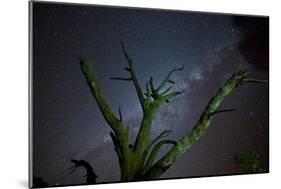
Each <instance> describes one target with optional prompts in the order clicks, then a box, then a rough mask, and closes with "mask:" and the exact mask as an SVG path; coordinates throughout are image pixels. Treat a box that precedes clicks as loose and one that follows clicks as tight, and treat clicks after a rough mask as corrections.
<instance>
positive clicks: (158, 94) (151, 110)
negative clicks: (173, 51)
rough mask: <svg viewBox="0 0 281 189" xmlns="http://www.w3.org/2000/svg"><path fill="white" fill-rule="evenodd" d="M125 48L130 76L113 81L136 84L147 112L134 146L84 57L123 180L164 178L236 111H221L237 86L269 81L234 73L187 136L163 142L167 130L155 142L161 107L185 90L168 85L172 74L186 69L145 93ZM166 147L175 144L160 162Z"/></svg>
mask: <svg viewBox="0 0 281 189" xmlns="http://www.w3.org/2000/svg"><path fill="white" fill-rule="evenodd" d="M121 46H122V50H123V53H124V55H125V58H126V60H127V62H128V66H127V67H125V70H126V71H127V72H128V73H129V77H128V78H122V77H113V78H111V79H115V80H121V81H129V82H132V83H133V84H134V87H135V90H136V92H137V96H138V99H139V102H140V105H141V107H142V111H143V117H142V121H141V125H140V129H139V132H138V135H137V137H136V140H135V142H134V144H129V141H128V135H129V128H128V127H125V126H124V123H123V118H122V113H121V109H120V108H119V116H118V117H117V116H116V115H115V114H114V113H113V111H112V110H111V108H110V107H109V105H108V103H107V102H106V99H105V98H104V96H103V94H102V91H101V88H100V86H99V83H98V81H97V79H96V74H95V71H94V67H93V64H92V61H91V59H90V58H89V57H81V58H80V64H81V68H82V71H83V73H84V76H85V78H86V80H87V83H88V85H89V87H90V90H91V92H92V95H93V96H94V98H95V100H96V102H97V104H98V107H99V109H100V111H101V113H102V115H103V117H104V119H105V120H106V122H107V123H108V125H109V126H110V128H111V129H112V131H111V132H110V136H111V138H112V141H113V143H114V146H115V150H116V152H117V155H118V158H119V165H120V169H121V181H135V180H149V179H154V178H157V177H159V176H161V175H162V174H163V173H165V172H166V171H167V170H168V169H169V168H170V167H171V166H172V165H173V163H175V161H176V160H177V159H178V158H179V157H181V156H182V155H183V154H184V153H185V152H186V151H187V150H188V149H189V148H190V146H191V145H192V144H193V143H194V142H196V141H197V140H198V139H200V137H202V136H203V134H204V133H205V131H206V129H207V128H208V127H209V125H210V121H211V120H212V118H213V117H214V116H215V115H217V114H218V113H222V112H227V111H232V110H218V108H219V106H220V104H221V103H222V101H223V100H224V98H225V97H226V96H228V95H229V94H230V93H231V92H232V91H233V90H234V89H235V88H236V87H238V86H240V85H243V84H245V83H249V82H257V83H259V82H265V81H262V80H252V79H248V72H247V71H246V70H244V69H241V70H239V71H238V72H236V73H234V74H233V75H232V76H231V77H230V78H229V79H228V80H227V81H226V83H225V84H224V85H223V86H222V87H221V88H220V89H219V90H218V92H217V93H216V95H215V96H214V97H213V98H212V99H211V100H210V101H209V103H208V105H207V106H206V108H205V110H204V112H203V113H202V114H201V116H200V118H199V120H198V122H197V123H196V125H195V126H194V127H193V129H192V130H191V131H190V132H188V133H186V134H184V135H183V136H182V138H180V139H179V140H178V141H174V140H168V139H163V138H165V137H167V136H168V135H169V133H170V131H167V130H165V131H163V132H162V133H160V135H159V136H158V137H156V138H155V139H151V125H152V121H153V117H154V115H155V113H156V112H157V111H158V110H159V108H160V106H161V105H163V104H164V103H166V102H169V101H170V100H171V99H172V98H174V97H176V96H178V95H180V94H182V93H183V91H173V90H172V88H171V87H166V86H167V84H169V83H170V84H174V83H175V82H174V81H173V80H171V75H172V74H173V73H175V72H177V71H181V70H183V68H184V67H183V66H182V67H180V68H175V69H173V70H171V71H170V72H169V73H168V74H167V76H166V77H165V78H164V79H163V81H162V82H161V83H160V85H159V86H158V87H156V86H155V85H154V83H153V78H152V77H151V78H150V80H149V81H147V82H146V88H145V89H146V90H145V92H143V90H142V88H141V86H140V84H139V81H138V79H137V76H136V73H135V68H134V64H133V60H132V58H131V57H130V56H129V54H128V52H127V50H126V48H125V46H124V44H123V43H122V42H121ZM163 145H172V148H171V149H170V150H169V151H168V152H167V153H166V154H165V155H163V157H161V158H160V159H159V160H157V161H156V157H157V154H158V152H159V150H160V148H161V147H162V146H163Z"/></svg>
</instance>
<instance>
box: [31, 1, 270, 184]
mask: <svg viewBox="0 0 281 189" xmlns="http://www.w3.org/2000/svg"><path fill="white" fill-rule="evenodd" d="M268 24H269V19H268V17H254V16H251V17H247V16H237V15H224V14H215V13H211V14H207V13H198V12H191V11H172V10H170V11H165V10H157V9H133V8H132V9H131V8H124V9H123V8H122V7H119V8H118V7H109V6H104V7H101V6H86V5H82V4H80V5H79V6H76V5H72V4H55V3H46V2H44V3H42V2H33V78H34V80H33V97H34V99H33V152H34V154H33V160H34V161H33V168H34V169H33V172H34V177H37V178H39V177H41V178H42V179H43V180H44V181H45V182H47V183H48V184H49V185H51V186H55V185H75V184H80V183H85V182H86V181H85V178H83V176H84V174H85V173H84V172H83V169H78V170H77V171H76V172H75V173H74V174H72V175H69V176H65V175H66V174H67V169H68V168H70V167H71V166H72V164H71V162H70V159H73V158H74V159H83V160H87V161H88V162H89V163H91V165H92V166H93V169H94V170H95V172H96V173H97V175H98V178H97V183H105V182H118V181H119V175H120V171H119V167H118V159H117V155H116V154H115V151H114V149H113V144H112V141H111V139H110V137H109V132H110V128H109V126H108V125H107V124H106V122H105V121H104V119H103V117H102V115H101V113H100V110H99V109H98V107H97V104H96V102H95V101H94V98H93V96H92V95H91V93H90V90H89V88H88V86H87V83H86V80H85V79H84V76H83V74H82V71H81V68H80V65H79V59H78V58H79V57H80V56H81V55H83V54H87V55H89V56H91V57H92V59H93V61H94V64H95V70H96V74H97V77H98V78H97V79H98V81H99V83H100V85H101V88H102V91H103V94H104V96H105V97H106V99H107V101H108V103H109V105H110V106H111V108H112V110H113V111H114V113H116V114H117V113H118V107H119V106H121V108H122V113H123V117H124V119H125V123H126V125H127V126H129V127H130V128H131V133H130V140H131V141H133V140H134V139H135V136H136V133H137V131H138V126H139V122H140V119H141V109H140V105H139V103H138V99H137V96H136V92H135V90H134V87H133V85H132V84H131V83H128V82H121V81H113V80H110V79H109V78H110V77H116V76H117V77H119V76H126V72H125V71H124V70H123V69H124V67H125V66H126V60H125V58H124V56H123V54H122V49H121V46H120V40H122V41H123V42H124V43H125V45H126V47H127V49H128V52H129V54H130V55H131V57H132V59H133V60H134V64H135V67H136V72H137V76H138V79H139V80H140V82H141V85H142V87H144V86H145V81H147V80H148V79H149V78H150V76H153V78H154V79H155V81H156V83H159V82H160V81H161V79H162V78H163V77H164V76H165V75H166V74H167V72H168V71H170V70H171V69H173V68H174V67H176V66H179V65H182V64H184V65H185V69H184V70H183V71H182V72H178V73H176V74H175V75H174V76H173V78H174V80H175V81H176V85H175V86H174V89H180V90H185V93H184V94H183V95H181V96H178V97H176V98H175V99H173V100H172V101H171V102H170V103H168V104H166V105H164V106H163V107H162V108H161V109H160V111H159V112H158V114H157V115H156V116H155V119H154V123H153V133H152V134H153V136H156V135H158V134H159V133H160V132H161V131H162V130H165V129H172V130H173V133H172V134H171V137H172V138H173V139H178V138H180V137H181V136H182V135H183V133H186V132H188V131H190V130H191V129H192V127H193V126H194V124H195V123H196V121H197V120H198V118H199V116H200V114H201V113H202V111H203V110H204V108H205V106H206V105H207V103H208V101H209V100H210V99H211V97H212V96H213V95H214V94H215V93H216V91H217V90H218V89H219V87H220V86H222V84H223V83H224V82H225V81H226V80H227V79H228V78H229V77H230V76H231V75H232V74H233V73H234V72H236V71H237V70H238V69H239V68H241V67H245V68H247V69H248V70H249V71H250V76H251V77H252V78H257V79H266V80H268V78H269V58H268V56H269V47H268V45H269V41H268V40H269V33H268V29H269V27H268ZM268 86H269V85H259V84H247V85H245V86H242V87H240V88H238V89H236V90H235V91H234V92H233V93H232V94H231V95H230V96H229V97H227V99H226V100H225V101H224V103H223V104H222V108H235V109H236V111H235V112H229V113H225V114H221V115H218V116H217V117H215V118H214V120H213V121H212V123H211V126H210V128H209V129H208V130H207V131H206V133H205V135H204V136H203V137H202V138H201V139H200V140H199V141H198V142H197V143H195V144H194V145H193V146H192V147H191V149H190V150H189V151H187V152H186V153H185V155H184V156H183V157H181V158H180V159H179V160H178V161H177V162H176V163H175V164H174V165H173V166H172V167H171V168H170V169H169V170H168V171H167V172H166V173H165V174H164V175H163V176H162V177H160V179H163V178H173V177H197V176H206V175H224V174H228V175H229V174H240V173H243V171H242V172H241V171H240V170H239V169H238V168H237V167H236V166H235V164H234V162H233V155H234V154H235V153H237V152H241V151H244V150H248V149H250V150H253V151H255V152H257V153H258V154H261V156H262V159H263V164H264V166H267V167H268V164H269V162H268V161H269V159H268V158H269V157H268V155H269V153H268V151H269V128H268V126H269V88H268ZM166 151H167V148H163V149H162V153H163V152H166ZM183 165H184V166H183Z"/></svg>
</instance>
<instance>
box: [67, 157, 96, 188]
mask: <svg viewBox="0 0 281 189" xmlns="http://www.w3.org/2000/svg"><path fill="white" fill-rule="evenodd" d="M70 161H71V162H72V163H73V164H74V166H73V167H71V168H70V169H69V170H70V172H69V173H68V174H67V175H70V174H72V173H73V172H74V171H75V170H76V169H77V168H79V167H82V168H84V169H85V170H86V175H85V176H84V177H86V178H87V184H95V183H96V179H97V178H98V176H97V175H96V174H95V172H94V169H93V168H92V166H91V165H90V164H89V163H88V162H87V161H85V160H75V159H71V160H70Z"/></svg>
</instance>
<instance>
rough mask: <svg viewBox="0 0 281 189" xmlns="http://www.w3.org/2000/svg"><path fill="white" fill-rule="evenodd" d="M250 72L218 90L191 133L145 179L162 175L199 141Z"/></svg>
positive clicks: (242, 74)
mask: <svg viewBox="0 0 281 189" xmlns="http://www.w3.org/2000/svg"><path fill="white" fill-rule="evenodd" d="M247 76H248V72H247V71H246V70H244V69H241V70H239V71H238V72H236V73H235V74H233V75H232V76H231V77H230V79H229V80H228V81H227V82H226V83H225V84H224V85H223V86H222V87H221V88H220V89H219V90H218V92H217V94H216V95H215V96H214V97H213V98H212V99H211V100H210V102H209V103H208V105H207V107H206V108H205V110H204V112H203V113H202V115H201V116H200V118H199V121H198V122H197V123H196V125H195V126H194V128H193V129H192V131H191V132H189V133H187V134H186V135H184V136H183V137H182V138H181V139H180V140H179V141H178V142H177V144H176V145H175V146H174V147H173V148H172V149H171V150H169V152H168V153H167V154H166V155H164V156H163V157H162V158H161V159H160V160H159V161H158V162H156V163H155V164H154V165H153V166H152V167H151V168H150V169H149V170H148V171H147V172H146V173H145V174H144V175H143V178H144V179H153V178H156V177H159V176H160V175H162V174H163V173H164V172H165V171H166V170H167V169H169V168H170V166H171V165H172V164H173V163H174V162H175V161H176V160H177V159H178V158H179V157H180V156H181V155H182V154H183V153H184V152H186V150H187V149H189V148H190V146H191V145H192V144H193V143H194V142H195V141H197V140H198V139H199V138H200V137H201V136H202V135H203V134H204V132H205V131H206V129H207V128H208V127H209V125H210V121H211V119H212V117H213V116H212V115H214V114H216V112H217V113H218V112H219V111H217V109H218V108H219V106H220V104H221V103H222V101H223V100H224V98H225V97H226V96H228V95H229V94H230V93H231V92H232V91H233V90H234V89H235V88H236V87H238V86H240V85H241V84H243V83H245V81H247Z"/></svg>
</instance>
